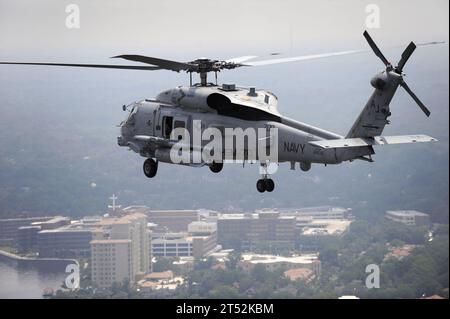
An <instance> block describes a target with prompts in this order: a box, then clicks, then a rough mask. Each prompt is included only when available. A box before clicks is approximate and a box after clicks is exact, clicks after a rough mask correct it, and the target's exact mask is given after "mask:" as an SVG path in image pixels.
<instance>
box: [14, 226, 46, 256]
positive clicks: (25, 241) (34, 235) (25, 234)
mask: <svg viewBox="0 0 450 319" xmlns="http://www.w3.org/2000/svg"><path fill="white" fill-rule="evenodd" d="M40 231H41V226H22V227H19V230H18V235H17V248H18V250H19V252H20V253H26V252H31V251H36V250H37V243H38V233H39V232H40Z"/></svg>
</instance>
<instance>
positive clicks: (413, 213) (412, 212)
mask: <svg viewBox="0 0 450 319" xmlns="http://www.w3.org/2000/svg"><path fill="white" fill-rule="evenodd" d="M386 214H389V215H395V216H399V217H413V216H429V215H428V214H425V213H422V212H419V211H417V210H388V211H386Z"/></svg>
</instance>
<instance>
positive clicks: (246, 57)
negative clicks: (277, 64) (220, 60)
mask: <svg viewBox="0 0 450 319" xmlns="http://www.w3.org/2000/svg"><path fill="white" fill-rule="evenodd" d="M257 57H258V56H257V55H244V56H240V57H236V58H231V59H228V60H225V62H227V63H236V64H239V63H242V62H245V61H248V60H251V59H255V58H257Z"/></svg>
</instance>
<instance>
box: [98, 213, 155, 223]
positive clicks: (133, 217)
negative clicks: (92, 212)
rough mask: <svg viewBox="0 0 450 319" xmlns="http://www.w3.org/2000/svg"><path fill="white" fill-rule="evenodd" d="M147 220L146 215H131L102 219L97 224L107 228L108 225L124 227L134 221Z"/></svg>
mask: <svg viewBox="0 0 450 319" xmlns="http://www.w3.org/2000/svg"><path fill="white" fill-rule="evenodd" d="M140 218H147V215H145V214H143V213H132V214H128V215H124V216H120V217H113V218H111V217H108V218H104V219H102V220H101V221H100V222H99V223H98V224H99V225H101V226H109V225H126V224H129V223H131V222H132V221H135V220H136V219H140Z"/></svg>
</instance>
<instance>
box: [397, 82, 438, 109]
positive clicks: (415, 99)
mask: <svg viewBox="0 0 450 319" xmlns="http://www.w3.org/2000/svg"><path fill="white" fill-rule="evenodd" d="M400 85H401V86H402V87H403V88H404V89H405V91H406V92H408V94H409V95H411V97H412V98H413V99H414V101H416V103H417V105H419V107H420V108H421V109H422V111H423V113H425V115H426V116H430V114H431V112H430V110H428V108H427V107H426V106H425V105H424V104H423V103H422V101H421V100H419V98H418V97H417V96H416V95H415V94H414V92H413V91H411V89H410V88H409V86H408V84H406V82H402V83H401V84H400Z"/></svg>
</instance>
